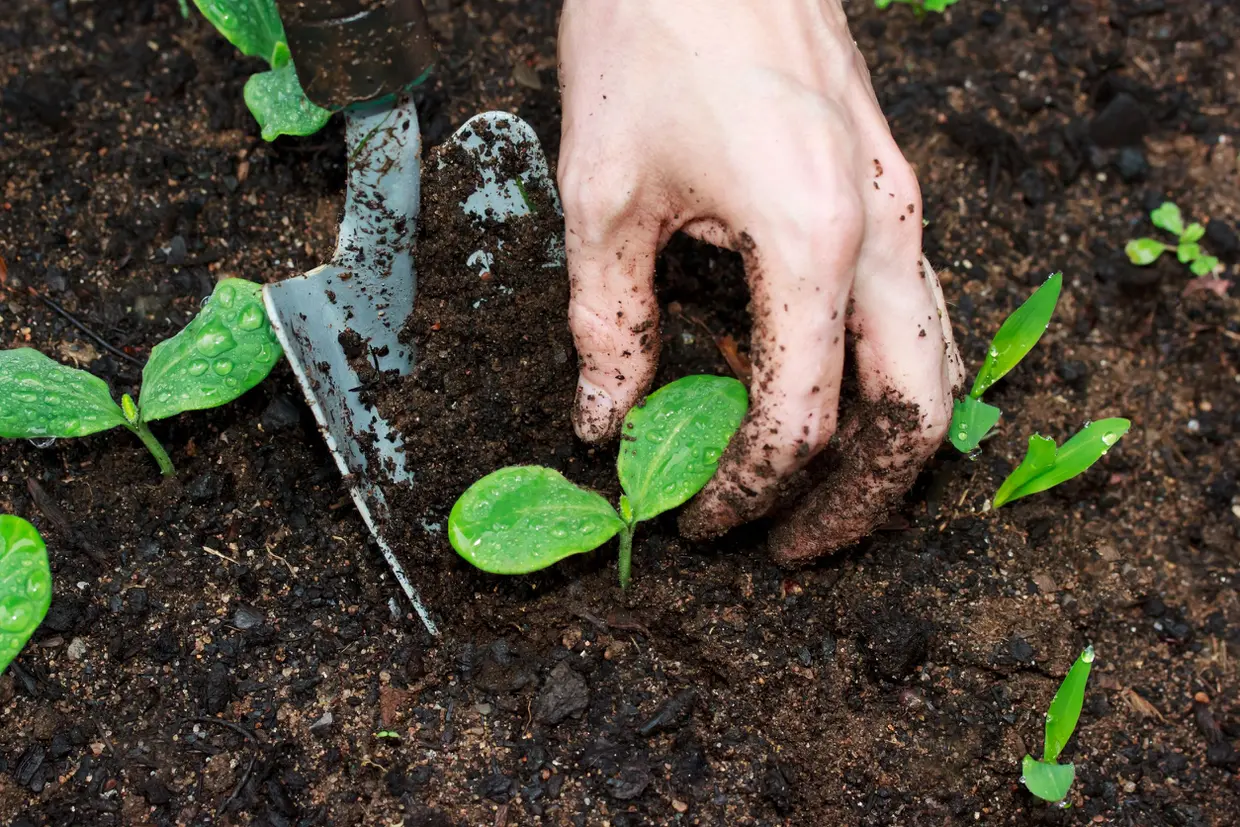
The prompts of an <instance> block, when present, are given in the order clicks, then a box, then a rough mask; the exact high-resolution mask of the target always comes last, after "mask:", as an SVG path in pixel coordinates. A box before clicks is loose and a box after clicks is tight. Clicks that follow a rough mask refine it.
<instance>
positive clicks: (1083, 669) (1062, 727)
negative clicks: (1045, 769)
mask: <svg viewBox="0 0 1240 827" xmlns="http://www.w3.org/2000/svg"><path fill="white" fill-rule="evenodd" d="M1093 663H1094V647H1092V646H1087V647H1085V651H1084V652H1081V655H1080V657H1078V658H1077V659H1076V663H1074V664H1072V668H1071V669H1069V670H1068V675H1067V677H1065V678H1064V679H1063V683H1061V684H1060V685H1059V691H1057V692H1056V693H1055V697H1054V699H1053V700H1051V705H1050V708H1049V709H1047V710H1046V741H1045V746H1044V747H1043V750H1042V760H1043V761H1054V760H1055V759H1056V758H1058V757H1059V753H1061V752H1063V748H1064V747H1065V746H1066V745H1067V743H1068V739H1069V738H1071V737H1072V733H1073V732H1074V731H1075V730H1076V722H1077V721H1078V720H1080V717H1081V704H1083V703H1084V701H1085V682H1086V681H1088V680H1089V670H1090V668H1091V667H1092V666H1093Z"/></svg>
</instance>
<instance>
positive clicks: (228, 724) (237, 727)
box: [185, 716, 258, 744]
mask: <svg viewBox="0 0 1240 827" xmlns="http://www.w3.org/2000/svg"><path fill="white" fill-rule="evenodd" d="M185 723H187V724H214V725H215V726H221V727H224V728H225V729H231V730H232V731H233V732H235V733H237V734H238V735H240V736H241V737H242V738H244V739H245V740H247V741H249V742H250V743H252V744H257V743H258V738H256V737H254V733H252V732H250V731H249V730H248V729H246V728H245V727H243V726H242V725H241V724H236V723H233V722H232V721H225V720H224V719H223V718H210V717H205V716H204V717H202V718H186V719H185Z"/></svg>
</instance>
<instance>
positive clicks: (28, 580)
mask: <svg viewBox="0 0 1240 827" xmlns="http://www.w3.org/2000/svg"><path fill="white" fill-rule="evenodd" d="M51 604H52V570H51V567H50V566H49V565H48V562H47V546H45V545H44V544H43V538H42V537H40V536H39V532H38V531H36V530H35V527H34V526H32V525H31V524H30V523H28V522H26V521H25V520H23V519H22V518H21V517H14V516H11V515H8V514H5V515H3V516H0V672H3V671H4V670H5V669H7V668H8V666H9V664H10V663H12V662H13V658H15V657H17V655H18V654H19V653H20V652H21V650H22V647H24V646H25V645H26V642H27V641H28V640H30V636H31V635H33V634H34V631H35V629H37V628H38V627H39V624H40V623H42V622H43V618H44V617H46V616H47V610H48V608H49V607H50V606H51Z"/></svg>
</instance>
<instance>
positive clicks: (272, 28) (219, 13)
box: [194, 0, 286, 62]
mask: <svg viewBox="0 0 1240 827" xmlns="http://www.w3.org/2000/svg"><path fill="white" fill-rule="evenodd" d="M194 5H195V6H197V7H198V11H200V12H202V16H203V17H205V18H207V20H209V21H210V22H211V25H212V26H215V28H216V31H218V32H219V33H220V34H222V35H223V36H224V38H225V39H226V40H227V41H228V42H229V43H231V44H232V45H234V46H236V47H237V49H238V50H239V51H240V52H241V53H242V54H243V55H248V56H249V57H260V58H262V59H263V60H266V61H269V62H270V61H271V58H272V55H274V54H275V50H276V44H277V43H284V42H286V38H285V36H284V24H283V23H281V22H280V11H279V9H277V8H276V4H275V0H194Z"/></svg>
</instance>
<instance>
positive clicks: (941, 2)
mask: <svg viewBox="0 0 1240 827" xmlns="http://www.w3.org/2000/svg"><path fill="white" fill-rule="evenodd" d="M958 2H960V0H874V7H875V8H877V9H878V10H879V11H882V10H883V9H885V8H887V7H888V6H890V5H891V4H892V3H902V4H903V5H905V6H911V7H912V9H913V12H914V13H915V14H916V15H917V19H918V20H920V19H921V18H923V17H925V16H926V13H927V12H936V13H938V14H942V13H943V12H945V11H947V7H948V6H954V5H956V4H957V3H958Z"/></svg>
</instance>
